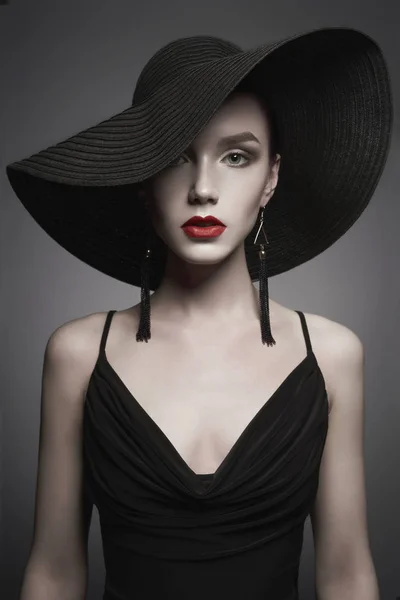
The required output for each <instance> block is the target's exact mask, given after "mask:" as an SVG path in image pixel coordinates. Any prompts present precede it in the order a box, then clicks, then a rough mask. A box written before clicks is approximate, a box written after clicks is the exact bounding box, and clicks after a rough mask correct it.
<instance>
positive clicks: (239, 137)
mask: <svg viewBox="0 0 400 600" xmlns="http://www.w3.org/2000/svg"><path fill="white" fill-rule="evenodd" d="M240 142H257V144H261V142H260V140H259V139H258V138H256V136H255V135H254V134H253V133H251V131H241V132H240V133H234V134H233V135H228V136H226V137H222V138H220V139H219V140H218V143H217V148H218V149H220V148H226V147H228V146H232V145H234V144H239V143H240ZM192 147H193V143H192V144H191V146H190V148H192Z"/></svg>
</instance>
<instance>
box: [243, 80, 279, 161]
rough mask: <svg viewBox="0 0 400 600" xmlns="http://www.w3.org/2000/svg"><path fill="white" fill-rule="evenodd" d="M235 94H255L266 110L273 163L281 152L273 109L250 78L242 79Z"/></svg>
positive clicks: (270, 153)
mask: <svg viewBox="0 0 400 600" xmlns="http://www.w3.org/2000/svg"><path fill="white" fill-rule="evenodd" d="M235 92H247V93H250V94H254V95H255V96H257V98H258V100H259V101H260V102H261V105H262V107H263V108H264V111H265V115H266V117H267V120H268V125H269V131H270V143H269V155H270V157H271V161H272V162H273V161H274V158H275V155H276V154H278V152H279V135H278V127H277V123H276V117H275V114H274V111H273V109H272V107H271V106H270V105H269V104H268V102H267V100H266V98H265V96H264V95H263V94H262V93H261V92H260V89H259V88H257V87H256V85H255V83H253V82H252V80H251V79H250V78H249V77H245V78H244V79H242V81H241V82H240V83H239V84H238V85H237V86H236V87H235V89H234V90H233V92H232V93H235Z"/></svg>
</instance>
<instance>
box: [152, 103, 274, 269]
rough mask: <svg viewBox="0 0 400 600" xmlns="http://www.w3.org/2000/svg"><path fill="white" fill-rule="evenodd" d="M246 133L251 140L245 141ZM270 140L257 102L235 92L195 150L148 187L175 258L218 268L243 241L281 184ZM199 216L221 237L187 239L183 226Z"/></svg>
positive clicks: (196, 142) (160, 229) (157, 226)
mask: <svg viewBox="0 0 400 600" xmlns="http://www.w3.org/2000/svg"><path fill="white" fill-rule="evenodd" d="M245 132H246V138H247V137H248V138H249V139H246V140H245V139H244V136H245ZM269 135H270V133H269V129H268V120H267V116H266V114H265V111H264V108H263V107H262V105H261V104H260V102H259V100H258V99H257V97H256V96H254V95H252V94H248V93H243V92H240V93H239V92H237V93H234V94H232V95H231V96H230V97H229V98H228V99H227V101H226V102H225V103H224V104H223V105H222V106H221V108H220V109H219V110H218V112H217V113H216V114H215V115H214V116H213V118H212V120H211V121H210V122H209V123H208V124H207V126H206V127H205V128H204V129H203V130H202V131H201V133H200V134H199V135H198V137H197V138H196V139H195V140H194V142H193V143H192V145H191V147H190V148H188V149H187V150H186V151H185V152H184V153H183V154H182V155H181V156H180V157H179V158H178V159H177V160H176V161H175V162H174V163H173V164H171V165H169V166H168V167H167V168H166V169H164V170H163V171H162V172H161V173H159V174H157V175H156V176H155V177H153V178H152V180H151V181H150V182H148V184H149V185H148V186H147V193H146V202H147V207H148V211H149V214H150V218H151V221H152V223H153V226H154V228H155V230H156V232H157V233H158V235H159V236H160V237H161V238H162V239H163V241H164V242H165V244H166V245H167V246H168V248H169V249H170V250H171V251H172V252H174V253H175V255H176V256H177V257H179V258H181V259H182V260H184V261H186V262H189V263H193V264H215V263H218V262H220V261H221V260H223V259H224V258H225V257H226V256H228V255H229V254H231V252H233V251H234V250H235V249H236V248H237V247H238V246H239V245H240V244H242V243H243V242H244V239H245V237H246V236H247V235H248V233H249V232H250V231H251V229H252V227H253V226H254V223H255V221H256V219H257V216H258V212H259V209H260V207H261V206H264V205H265V204H266V203H267V202H268V200H269V199H270V198H271V196H272V194H273V189H274V188H275V186H276V184H277V180H278V171H279V160H280V157H279V155H278V159H277V161H276V162H275V163H273V162H272V161H271V160H270V156H269ZM239 136H242V137H243V139H242V140H240V139H239ZM227 137H230V138H231V139H230V140H225V138H227ZM234 137H237V138H238V139H237V140H235V139H234ZM250 138H252V139H250ZM271 190H272V192H271ZM199 215H200V216H203V217H204V216H207V215H212V216H214V217H216V218H217V219H219V220H220V221H222V223H223V224H224V225H225V226H226V228H225V229H224V230H223V233H222V234H221V235H219V236H217V237H205V238H203V237H200V238H199V237H191V236H190V235H188V233H187V232H185V231H184V230H183V229H182V225H183V224H184V223H185V222H186V221H187V220H188V219H190V218H191V217H193V216H199Z"/></svg>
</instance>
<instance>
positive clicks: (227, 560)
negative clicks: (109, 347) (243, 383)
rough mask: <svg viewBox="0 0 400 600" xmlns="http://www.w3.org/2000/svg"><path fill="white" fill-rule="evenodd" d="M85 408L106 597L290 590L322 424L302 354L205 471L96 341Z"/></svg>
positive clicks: (317, 381) (313, 362) (279, 598)
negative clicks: (197, 469)
mask: <svg viewBox="0 0 400 600" xmlns="http://www.w3.org/2000/svg"><path fill="white" fill-rule="evenodd" d="M114 312H115V311H109V313H108V315H107V319H106V324H105V327H104V331H103V336H102V341H101V345H100V352H99V356H98V360H97V362H96V365H95V367H94V370H93V373H92V376H91V379H90V382H89V386H88V390H87V397H86V402H85V407H84V438H83V442H84V443H83V450H84V452H83V454H84V467H85V483H86V485H87V487H88V490H89V493H90V494H91V496H92V500H93V502H94V504H95V505H96V506H97V509H98V511H99V518H100V526H101V534H102V542H103V553H104V561H105V568H106V584H105V591H104V596H103V600H133V599H135V600H144V599H147V598H171V599H172V598H173V599H174V600H183V599H185V600H189V599H190V600H197V598H198V599H200V598H202V600H203V599H204V595H205V594H207V598H208V599H209V600H210V599H214V598H215V599H216V600H217V599H218V600H221V598H229V600H236V599H237V600H239V598H240V600H244V599H245V598H246V599H247V598H248V599H249V600H258V599H260V600H261V599H264V600H267V599H268V600H293V599H295V598H297V597H298V595H297V580H298V568H299V561H300V555H301V549H302V543H303V528H304V522H305V519H306V517H307V515H309V513H310V510H311V508H312V504H313V502H314V499H315V496H316V493H317V489H318V480H319V467H320V462H321V458H322V453H323V449H324V445H325V440H326V435H327V431H328V420H329V417H328V408H329V407H328V401H327V392H326V389H325V382H324V378H323V375H322V372H321V370H320V368H319V365H318V362H317V359H316V357H315V355H314V353H313V351H312V348H311V343H310V338H309V334H308V329H307V325H306V321H305V317H304V314H303V313H301V312H300V311H297V312H298V314H299V316H300V320H301V325H302V328H303V333H304V337H305V341H306V345H307V356H306V357H305V359H304V360H302V361H301V362H300V363H299V364H298V365H297V366H296V367H295V368H294V369H293V371H291V373H290V374H289V375H288V376H287V378H286V379H285V380H284V381H283V382H282V384H281V385H280V386H279V387H278V389H277V390H276V391H275V392H274V394H273V395H272V396H271V397H270V398H269V399H268V400H267V401H266V402H265V404H264V405H263V406H262V408H261V409H260V410H259V411H258V413H257V414H256V415H255V417H254V418H253V419H252V420H251V421H250V423H249V424H248V425H247V427H246V428H245V429H244V431H243V432H242V434H241V435H240V437H239V438H238V439H237V441H236V442H235V444H234V445H233V447H232V448H231V450H230V451H229V453H228V454H227V456H226V457H225V459H224V460H223V461H222V463H221V464H220V466H219V467H218V469H217V470H216V471H215V473H213V474H207V475H198V474H196V473H194V471H193V470H192V469H191V468H190V467H189V465H187V463H186V462H185V461H184V460H183V458H182V457H181V456H180V454H179V453H178V452H177V450H176V449H175V447H174V446H173V445H172V443H170V441H169V440H168V438H167V437H166V436H165V435H164V433H163V431H162V430H161V429H160V428H159V427H158V426H157V424H156V423H155V422H154V421H153V420H152V418H151V417H150V415H149V414H148V413H147V412H146V411H145V410H144V409H143V408H142V407H141V405H140V404H139V402H138V401H137V400H136V399H135V398H134V396H133V395H132V394H131V393H130V391H129V390H128V388H127V387H126V386H125V384H124V383H123V382H122V380H121V379H120V378H119V376H118V374H117V373H116V372H115V371H114V369H113V368H112V367H111V365H110V363H109V362H108V360H107V357H106V354H105V342H106V337H107V333H108V329H109V326H110V323H111V319H112V315H113V314H114Z"/></svg>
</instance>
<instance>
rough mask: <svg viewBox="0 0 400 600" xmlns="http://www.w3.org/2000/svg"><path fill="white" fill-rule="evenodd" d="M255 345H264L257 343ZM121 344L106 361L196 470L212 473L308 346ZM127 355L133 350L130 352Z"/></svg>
mask: <svg viewBox="0 0 400 600" xmlns="http://www.w3.org/2000/svg"><path fill="white" fill-rule="evenodd" d="M258 346H261V348H259V347H258ZM149 348H150V346H148V345H146V347H141V348H140V350H138V348H137V347H136V349H135V351H134V353H132V349H131V350H129V349H128V348H126V351H125V352H124V351H123V349H122V348H119V349H118V351H116V350H115V351H109V352H108V353H107V356H108V362H109V363H110V365H111V367H112V368H113V369H114V371H115V372H116V373H117V374H118V376H119V377H120V379H121V380H122V381H123V383H124V385H125V387H126V388H127V389H128V390H129V392H130V395H131V396H132V397H131V401H132V402H137V403H138V404H139V405H140V406H141V407H142V408H143V409H144V411H145V413H146V415H145V418H149V419H151V420H152V421H153V422H154V423H155V424H156V425H157V427H158V429H159V430H160V433H161V435H163V436H165V437H166V438H167V439H168V441H169V442H170V443H171V444H172V446H173V447H174V449H175V451H176V452H178V454H179V455H180V456H181V458H182V459H183V460H184V461H185V462H186V464H187V465H188V466H189V467H190V468H191V469H192V470H193V471H194V472H195V473H214V472H215V471H216V469H217V468H218V466H219V465H220V464H221V462H222V461H223V459H224V458H225V457H226V456H227V454H228V453H229V451H230V450H231V448H232V447H233V445H234V444H235V442H236V441H237V439H238V438H239V437H240V435H241V434H242V432H243V431H244V430H245V428H246V427H247V426H248V425H249V423H250V422H251V421H252V420H253V419H254V418H255V417H256V416H257V413H258V412H259V410H260V409H261V408H262V407H263V406H264V405H265V404H266V403H267V402H269V400H270V399H271V397H272V396H273V395H274V394H275V393H277V392H278V390H279V388H280V386H281V385H282V384H283V382H284V381H285V380H286V379H287V377H288V376H289V375H290V373H291V372H292V371H293V370H294V369H295V368H296V367H297V366H298V365H299V363H301V362H302V361H303V360H305V356H306V349H305V346H304V344H301V343H299V344H298V345H296V347H295V348H293V347H292V348H290V349H289V348H286V349H285V350H284V349H283V348H282V347H281V348H280V350H279V351H278V352H276V351H275V347H274V348H273V349H271V348H270V347H267V346H262V345H261V344H254V345H253V344H243V343H242V344H232V345H228V346H222V345H218V346H217V347H216V346H213V345H212V344H199V345H198V347H193V346H192V345H189V346H183V345H182V344H174V345H172V346H170V347H169V351H168V353H166V352H165V349H161V348H160V349H158V348H157V345H156V344H153V347H152V348H151V352H150V351H148V350H149ZM129 357H130V358H129Z"/></svg>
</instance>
